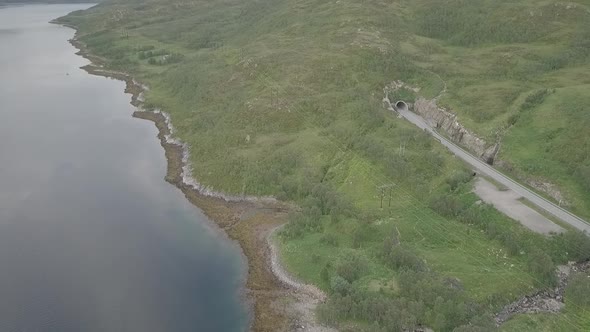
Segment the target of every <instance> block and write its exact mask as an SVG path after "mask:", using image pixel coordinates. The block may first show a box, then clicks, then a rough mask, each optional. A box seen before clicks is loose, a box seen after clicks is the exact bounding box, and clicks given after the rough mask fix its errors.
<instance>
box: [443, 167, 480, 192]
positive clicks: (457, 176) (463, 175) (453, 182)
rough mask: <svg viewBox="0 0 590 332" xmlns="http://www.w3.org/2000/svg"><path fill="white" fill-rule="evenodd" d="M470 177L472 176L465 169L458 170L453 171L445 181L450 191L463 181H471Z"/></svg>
mask: <svg viewBox="0 0 590 332" xmlns="http://www.w3.org/2000/svg"><path fill="white" fill-rule="evenodd" d="M472 177H473V176H472V175H471V173H470V172H467V171H466V170H460V171H456V172H453V174H452V175H451V176H449V177H448V178H447V179H446V183H447V184H448V185H449V186H450V187H451V190H452V191H455V190H456V189H457V188H459V186H461V185H462V184H463V183H467V182H469V181H471V178H472Z"/></svg>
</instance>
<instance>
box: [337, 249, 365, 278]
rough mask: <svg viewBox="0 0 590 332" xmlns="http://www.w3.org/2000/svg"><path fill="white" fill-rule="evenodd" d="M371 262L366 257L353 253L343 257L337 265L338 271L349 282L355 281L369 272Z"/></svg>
mask: <svg viewBox="0 0 590 332" xmlns="http://www.w3.org/2000/svg"><path fill="white" fill-rule="evenodd" d="M368 268H369V264H368V262H367V260H366V258H365V257H363V256H361V255H358V254H352V255H348V256H346V257H344V258H343V259H341V261H340V262H339V264H338V265H337V266H336V273H337V274H338V275H339V276H341V277H342V278H344V279H346V280H347V281H348V282H353V281H355V280H357V279H359V278H360V277H362V276H363V275H364V274H366V273H367V269H368Z"/></svg>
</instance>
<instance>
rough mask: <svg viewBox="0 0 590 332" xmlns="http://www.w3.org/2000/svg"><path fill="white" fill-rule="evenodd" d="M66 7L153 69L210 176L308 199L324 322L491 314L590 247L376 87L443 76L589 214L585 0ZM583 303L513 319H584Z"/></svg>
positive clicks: (408, 321) (149, 102) (294, 240)
mask: <svg viewBox="0 0 590 332" xmlns="http://www.w3.org/2000/svg"><path fill="white" fill-rule="evenodd" d="M62 21H63V22H65V23H69V24H73V25H75V26H77V27H78V28H79V36H80V38H81V41H83V42H84V43H85V44H87V46H88V47H89V49H90V50H91V52H92V53H94V54H96V55H98V56H100V57H102V58H104V59H105V61H106V62H107V64H108V66H109V67H110V68H113V69H119V70H125V71H128V72H130V73H131V74H133V75H134V76H135V77H137V78H138V79H139V80H140V81H142V82H145V83H147V84H148V85H149V86H150V88H151V89H150V91H149V92H148V93H147V95H146V106H147V107H148V108H152V107H154V108H155V107H157V108H162V109H164V110H166V111H167V112H169V113H170V114H171V117H172V121H173V123H174V126H175V128H176V130H177V131H176V134H177V135H178V137H180V138H181V139H182V140H184V141H185V142H187V143H189V144H190V146H191V162H192V164H193V167H194V175H195V177H196V178H198V179H199V180H200V181H201V182H203V183H204V184H206V185H209V186H212V187H214V188H216V189H218V190H223V191H226V192H234V193H242V192H245V193H249V194H255V195H274V196H275V197H277V198H279V199H281V200H285V201H292V202H295V203H297V204H298V205H299V206H300V207H301V212H299V213H294V214H293V215H292V216H291V221H290V222H289V224H288V225H287V227H286V228H285V230H284V231H283V232H282V233H281V234H280V236H279V237H278V238H277V239H276V240H277V241H278V242H279V243H280V245H281V248H282V254H283V258H284V260H285V262H286V264H287V265H288V267H289V268H290V269H291V270H292V272H293V273H294V274H295V275H297V276H298V277H300V278H302V279H303V280H306V281H309V282H312V283H314V284H316V285H318V286H319V287H320V288H322V289H324V290H325V291H326V292H328V293H329V294H330V299H329V301H328V302H327V303H326V304H325V305H323V306H322V307H321V308H320V309H319V314H320V317H322V319H323V320H324V321H326V322H328V323H330V324H333V325H339V326H340V327H341V328H342V329H346V328H348V329H350V330H354V331H359V330H363V329H365V330H367V331H398V330H403V329H407V328H413V327H415V326H418V325H423V326H429V327H432V328H434V329H435V330H436V331H452V330H454V329H456V328H459V330H460V331H485V330H489V329H493V324H492V323H491V320H490V315H491V314H492V313H494V312H496V311H497V310H498V309H499V308H500V307H501V306H503V305H505V304H507V303H509V302H511V301H513V300H514V299H516V298H518V297H519V296H521V295H524V294H527V293H530V292H531V291H532V290H533V289H535V288H543V287H550V286H551V285H553V284H554V282H555V277H554V274H553V270H554V265H555V264H560V263H564V262H566V261H568V260H581V259H587V258H590V250H586V249H587V247H584V241H585V238H584V237H583V236H582V237H579V236H577V235H576V234H575V233H573V232H571V233H568V234H565V235H561V236H553V237H550V238H544V237H542V236H540V235H536V234H533V233H531V232H529V231H527V230H525V229H523V228H522V227H520V226H519V224H517V223H515V222H513V221H511V220H509V219H508V218H506V217H504V216H503V215H501V214H499V213H498V212H497V211H496V210H494V209H493V208H491V207H488V206H482V205H478V204H475V202H476V201H477V197H475V196H474V195H473V194H472V193H470V191H471V175H470V172H468V170H467V169H466V168H465V166H464V165H462V164H461V163H460V162H459V161H458V160H456V159H455V158H453V157H452V156H451V155H450V154H448V153H447V152H446V150H444V149H443V148H442V147H441V146H439V145H438V144H437V143H436V142H435V141H434V140H432V139H431V138H430V137H429V136H428V135H426V134H425V133H423V132H422V131H420V130H419V129H417V128H415V127H413V126H412V125H410V124H408V123H407V122H405V121H403V120H401V119H398V118H396V117H394V116H393V115H392V114H390V113H389V112H388V111H386V110H385V109H384V108H383V106H382V98H383V88H384V87H385V86H386V85H388V84H389V83H391V82H392V81H395V80H402V81H404V82H406V83H408V84H410V85H412V86H417V87H420V91H419V92H415V91H411V90H407V89H402V90H400V91H398V92H397V93H398V94H399V96H398V97H400V98H405V99H409V100H411V99H412V98H414V97H416V96H417V95H420V96H424V97H427V98H432V97H434V96H436V95H438V94H439V93H440V92H441V91H442V90H443V88H444V86H445V85H446V87H447V92H446V93H445V94H444V95H443V96H442V99H441V101H440V102H441V103H442V105H444V106H446V107H448V108H450V109H451V110H452V111H453V112H456V113H457V114H458V115H459V117H460V120H461V122H462V123H463V124H464V125H465V126H466V127H468V128H470V129H471V130H473V131H474V132H475V133H477V134H478V135H480V136H481V137H484V138H486V139H487V140H489V141H495V140H501V142H502V149H501V151H500V159H501V160H502V161H503V166H502V167H504V169H505V170H506V171H508V172H510V173H512V174H514V175H518V176H520V177H523V178H534V179H535V180H538V181H541V182H544V181H547V182H551V183H554V184H555V185H557V186H558V188H559V190H560V191H561V192H562V194H563V195H564V196H565V197H566V199H567V202H569V204H571V207H572V209H573V210H574V211H576V212H578V213H580V214H582V215H585V216H590V182H589V181H590V135H589V134H588V133H589V131H588V130H587V129H586V128H588V126H589V125H590V123H589V122H590V117H589V116H588V115H589V114H590V113H589V112H587V111H586V105H587V103H585V101H586V99H589V98H590V93H589V92H590V89H588V86H590V85H589V84H590V76H589V75H588V73H590V70H589V68H590V64H589V63H590V58H589V55H590V2H589V1H586V0H580V1H577V2H573V3H561V2H559V3H558V2H550V1H538V0H527V1H519V2H513V1H497V0H496V1H491V0H489V1H488V0H470V1H468V0H465V1H463V0H461V1H454V0H453V1H438V0H415V1H405V0H401V1H380V0H365V1H352V0H335V1H319V0H273V1H270V0H255V1H239V0H216V1H206V0H197V1H187V2H183V1H163V0H155V1H146V2H139V1H124V2H123V1H122V2H108V3H103V4H101V5H99V6H97V7H94V8H92V9H89V10H87V11H84V12H75V13H73V14H70V15H69V16H67V17H65V18H63V19H62ZM585 248H586V249H585ZM589 310H590V306H585V305H570V304H569V303H568V305H567V306H566V309H565V312H564V313H563V314H559V315H555V316H551V317H549V318H547V317H546V315H541V318H539V317H529V316H520V317H518V318H517V320H515V321H511V323H513V326H516V327H515V330H516V329H518V328H520V330H523V329H525V330H526V328H529V330H531V331H535V330H536V327H535V326H537V327H538V325H535V324H541V323H539V321H538V320H539V319H551V320H552V323H553V324H555V326H560V328H561V326H563V330H568V331H572V330H579V331H583V330H588V329H590V322H588V320H587V319H585V318H583V317H584V315H586V316H588V314H589V313H590V312H589ZM519 320H520V321H519ZM518 323H522V324H520V325H517V324H518ZM564 324H567V325H564ZM476 328H479V330H478V329H476Z"/></svg>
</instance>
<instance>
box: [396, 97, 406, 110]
mask: <svg viewBox="0 0 590 332" xmlns="http://www.w3.org/2000/svg"><path fill="white" fill-rule="evenodd" d="M395 109H396V110H397V111H404V112H405V111H407V110H408V104H406V102H405V101H403V100H400V101H398V102H396V103H395Z"/></svg>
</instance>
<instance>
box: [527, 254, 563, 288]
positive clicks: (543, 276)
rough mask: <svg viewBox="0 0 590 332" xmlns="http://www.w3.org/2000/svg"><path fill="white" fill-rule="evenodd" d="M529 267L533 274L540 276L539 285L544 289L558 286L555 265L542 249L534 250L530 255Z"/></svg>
mask: <svg viewBox="0 0 590 332" xmlns="http://www.w3.org/2000/svg"><path fill="white" fill-rule="evenodd" d="M528 266H529V269H530V270H531V272H533V273H534V274H536V275H537V276H538V278H539V279H538V280H537V281H538V283H540V286H542V287H553V286H555V285H556V284H557V275H556V274H555V264H553V261H552V260H551V257H549V255H547V254H546V253H545V252H543V251H541V250H540V249H536V250H533V251H532V252H531V253H530V254H529V259H528Z"/></svg>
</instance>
